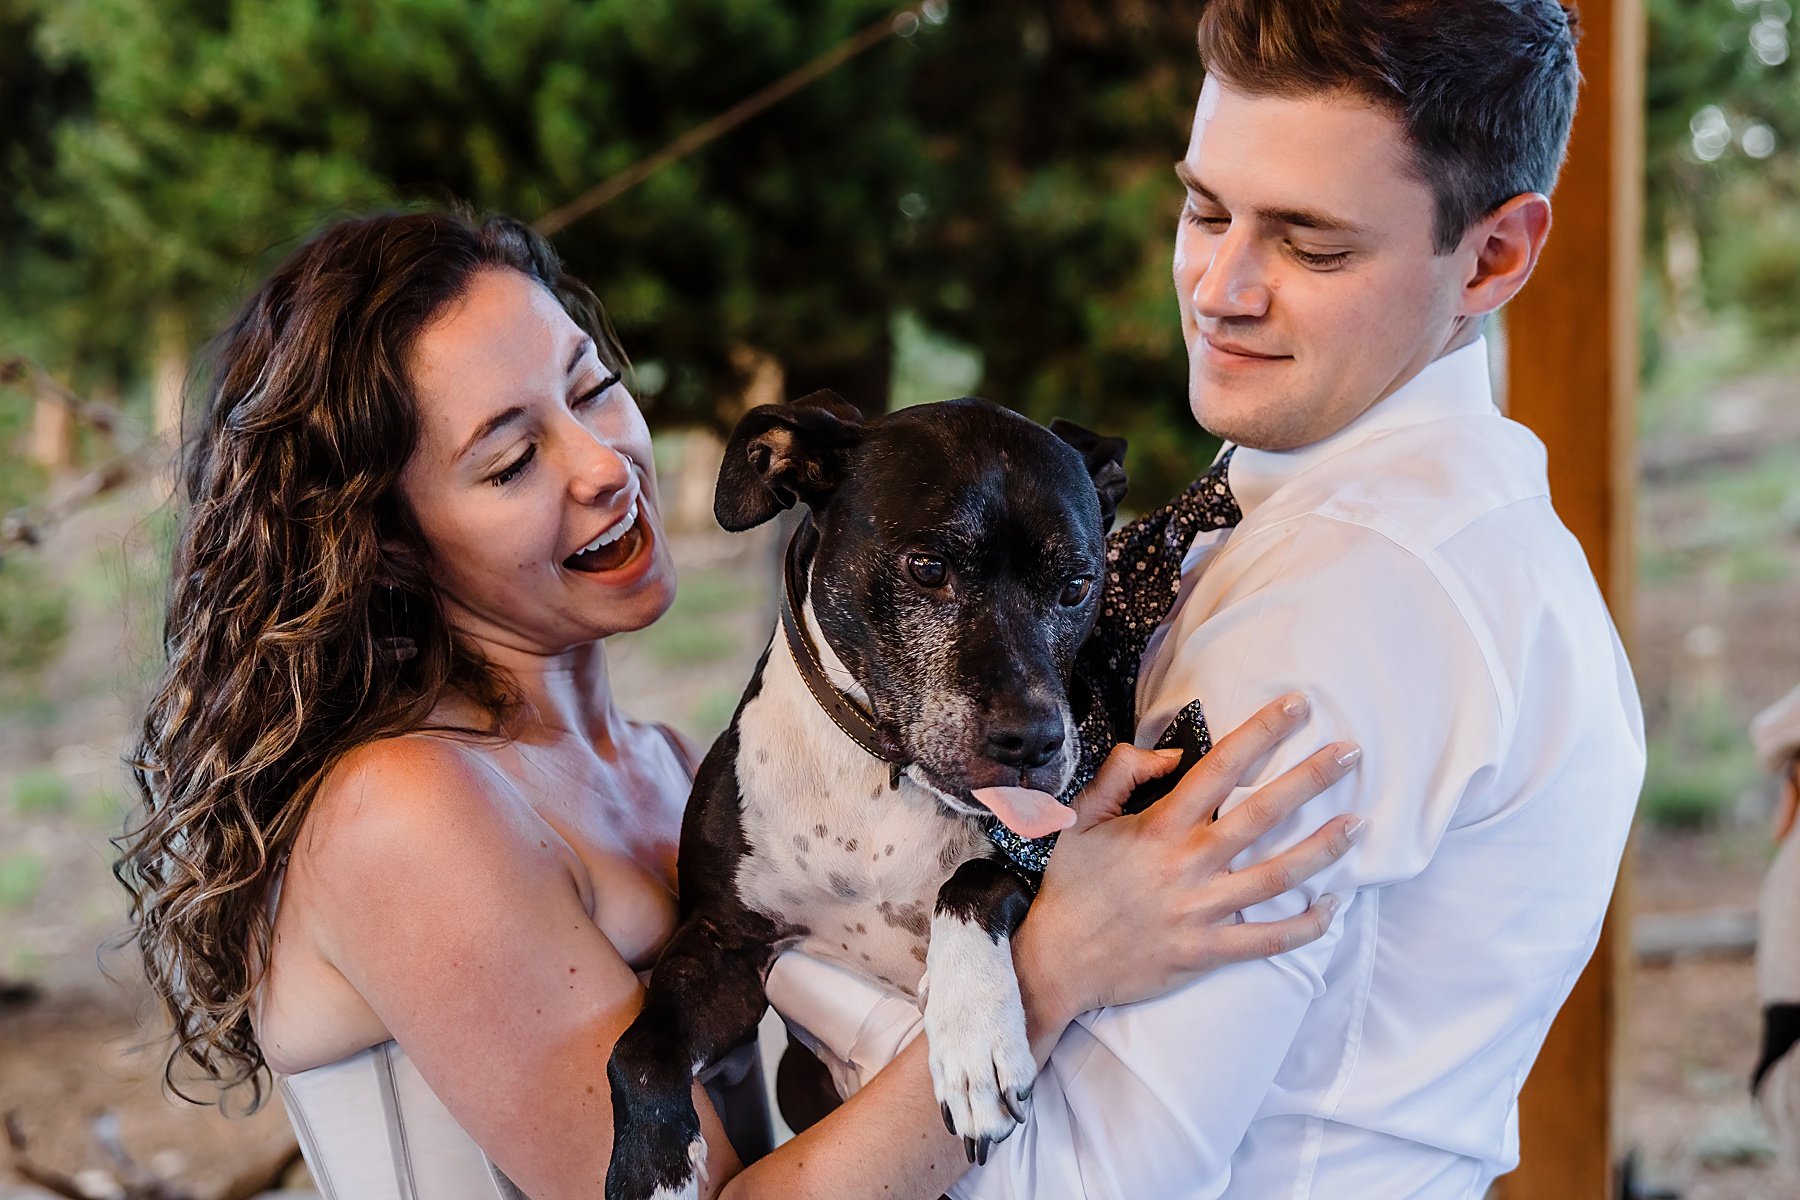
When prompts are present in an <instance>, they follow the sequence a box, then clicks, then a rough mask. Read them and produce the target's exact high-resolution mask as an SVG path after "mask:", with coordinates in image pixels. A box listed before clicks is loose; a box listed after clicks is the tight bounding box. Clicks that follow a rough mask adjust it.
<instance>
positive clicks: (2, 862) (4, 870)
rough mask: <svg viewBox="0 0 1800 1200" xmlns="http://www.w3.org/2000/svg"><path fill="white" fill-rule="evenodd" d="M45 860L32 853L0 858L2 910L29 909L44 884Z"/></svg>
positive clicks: (26, 852) (24, 852) (25, 852)
mask: <svg viewBox="0 0 1800 1200" xmlns="http://www.w3.org/2000/svg"><path fill="white" fill-rule="evenodd" d="M44 870H45V866H44V860H43V858H42V857H41V856H39V855H37V854H33V853H31V852H30V851H23V852H20V853H17V854H11V855H8V856H7V857H5V858H0V909H21V908H28V907H30V905H31V902H32V901H33V900H36V899H37V895H38V891H39V890H40V889H41V888H42V887H43V884H44Z"/></svg>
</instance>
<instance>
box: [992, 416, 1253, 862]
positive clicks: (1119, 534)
mask: <svg viewBox="0 0 1800 1200" xmlns="http://www.w3.org/2000/svg"><path fill="white" fill-rule="evenodd" d="M1236 451H1237V447H1235V446H1233V447H1232V448H1231V449H1229V450H1227V451H1226V452H1225V453H1224V454H1223V455H1221V456H1220V458H1219V461H1218V462H1216V463H1214V464H1213V465H1212V467H1211V468H1210V469H1209V470H1208V471H1207V472H1206V474H1204V475H1202V476H1200V478H1198V479H1196V480H1194V482H1193V483H1191V484H1189V485H1188V487H1187V490H1186V491H1184V492H1182V493H1181V495H1179V496H1177V497H1175V499H1173V500H1171V501H1169V503H1167V504H1165V505H1163V506H1162V507H1161V508H1158V509H1156V510H1154V511H1152V512H1148V513H1145V514H1144V515H1143V516H1141V517H1139V518H1138V519H1137V520H1135V521H1133V522H1131V523H1130V524H1129V525H1124V526H1121V527H1120V528H1118V529H1116V530H1114V531H1113V532H1112V533H1111V534H1110V535H1108V537H1107V539H1106V581H1105V584H1104V585H1103V588H1102V591H1101V596H1100V615H1099V617H1098V618H1097V619H1096V621H1095V622H1094V631H1093V633H1092V634H1090V635H1089V636H1088V640H1087V641H1086V642H1085V643H1084V644H1083V645H1082V647H1081V653H1080V654H1079V655H1078V656H1077V657H1076V659H1075V671H1074V674H1073V677H1072V678H1071V679H1070V682H1069V704H1070V707H1071V708H1072V709H1073V711H1074V714H1075V731H1076V743H1077V747H1078V749H1077V757H1076V762H1075V774H1074V775H1073V776H1072V777H1071V778H1070V780H1069V786H1068V787H1067V788H1066V789H1065V790H1064V791H1063V794H1062V795H1061V796H1060V797H1058V799H1060V800H1061V801H1062V802H1063V803H1064V804H1069V803H1072V802H1073V801H1074V799H1075V796H1076V794H1077V793H1079V792H1080V791H1081V789H1082V788H1084V787H1086V786H1087V785H1088V784H1089V783H1091V782H1093V778H1094V775H1095V773H1096V772H1098V771H1099V769H1100V764H1101V763H1102V762H1103V761H1104V760H1105V758H1106V756H1107V754H1108V752H1110V751H1111V750H1112V748H1113V747H1114V746H1116V745H1117V744H1118V743H1120V742H1123V741H1130V740H1131V739H1132V738H1133V736H1134V735H1135V734H1136V732H1137V682H1138V671H1139V669H1140V667H1141V665H1142V662H1143V657H1144V648H1145V647H1146V646H1148V645H1149V644H1150V635H1151V634H1153V633H1155V632H1156V629H1157V626H1159V625H1161V624H1162V623H1163V621H1164V620H1166V619H1167V618H1168V615H1169V610H1170V609H1172V608H1173V607H1175V598H1176V596H1178V595H1180V593H1181V560H1182V559H1183V558H1185V557H1186V556H1187V550H1188V547H1189V546H1190V545H1192V544H1193V541H1194V538H1195V536H1196V535H1197V534H1200V533H1204V532H1207V531H1209V530H1214V529H1228V528H1230V527H1231V526H1233V525H1236V524H1237V523H1238V522H1239V521H1241V520H1243V517H1244V514H1243V512H1242V511H1241V510H1240V509H1239V508H1238V504H1237V501H1236V500H1235V499H1233V498H1232V495H1231V486H1230V484H1229V483H1228V482H1227V479H1226V474H1227V471H1228V469H1229V467H1230V465H1231V456H1232V455H1233V454H1234V453H1236ZM1157 746H1158V747H1163V746H1180V747H1182V748H1183V749H1184V750H1185V751H1187V753H1185V754H1184V755H1183V756H1182V765H1181V769H1180V770H1176V771H1171V772H1169V774H1168V775H1167V776H1165V778H1166V779H1167V780H1168V781H1169V782H1170V783H1171V784H1172V783H1173V782H1174V781H1175V780H1176V779H1179V778H1180V776H1181V772H1182V771H1184V770H1185V769H1186V768H1187V767H1188V766H1190V765H1192V761H1193V760H1195V759H1198V758H1199V757H1200V755H1202V754H1205V753H1206V752H1207V751H1208V750H1210V749H1211V748H1212V739H1211V737H1210V736H1209V734H1208V732H1207V729H1206V722H1205V720H1204V719H1203V718H1202V716H1201V713H1200V703H1199V701H1195V702H1194V703H1192V704H1190V705H1188V706H1187V707H1186V708H1184V709H1182V710H1181V712H1180V713H1178V714H1177V715H1176V718H1175V720H1174V721H1173V722H1172V723H1171V724H1170V725H1169V728H1168V729H1167V730H1165V731H1164V732H1163V735H1162V737H1161V738H1159V739H1158V740H1157ZM988 836H990V837H991V838H993V840H994V843H995V845H997V846H999V847H1000V849H1001V850H1002V851H1004V852H1005V854H1006V856H1007V858H1009V859H1010V860H1011V861H1012V863H1013V865H1014V866H1016V867H1018V868H1019V869H1020V870H1022V871H1024V872H1027V873H1029V875H1031V876H1032V877H1036V876H1038V875H1041V874H1042V873H1043V870H1044V866H1045V865H1046V864H1047V863H1048V862H1049V861H1050V850H1051V847H1053V846H1054V845H1055V844H1056V837H1055V835H1054V834H1052V835H1051V836H1050V837H1044V838H1022V837H1020V836H1019V835H1018V834H1016V833H1014V832H1013V831H1012V830H1010V829H1008V828H1007V827H1006V826H1004V825H1001V824H1000V823H999V822H995V823H994V824H993V827H992V828H991V829H990V830H989V831H988Z"/></svg>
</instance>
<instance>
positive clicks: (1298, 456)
mask: <svg viewBox="0 0 1800 1200" xmlns="http://www.w3.org/2000/svg"><path fill="white" fill-rule="evenodd" d="M1497 411H1498V410H1497V409H1495V407H1494V394H1493V385H1492V383H1491V381H1490V380H1489V378H1488V357H1487V338H1485V337H1478V338H1476V339H1475V340H1474V341H1473V342H1470V343H1469V344H1468V345H1467V346H1463V347H1462V348H1460V349H1457V350H1452V351H1451V352H1450V353H1448V354H1445V355H1443V356H1442V357H1440V358H1436V359H1433V360H1432V361H1431V362H1429V363H1426V364H1425V367H1424V369H1423V370H1421V371H1420V372H1419V373H1418V374H1417V375H1414V376H1413V377H1412V378H1411V379H1409V380H1407V381H1406V382H1405V383H1403V384H1401V385H1400V386H1399V387H1398V388H1396V389H1394V391H1393V393H1392V394H1390V395H1388V396H1387V397H1385V398H1384V399H1381V400H1378V401H1376V402H1375V403H1374V404H1372V405H1370V407H1369V410H1368V411H1367V412H1365V413H1363V414H1362V415H1361V416H1359V417H1357V418H1356V419H1355V420H1354V421H1352V422H1350V423H1349V424H1348V425H1346V426H1344V427H1343V428H1342V429H1340V430H1338V431H1337V432H1336V433H1334V434H1332V435H1331V436H1329V437H1326V438H1321V439H1320V440H1319V441H1316V442H1313V443H1312V444H1311V445H1307V446H1301V447H1299V448H1298V449H1295V450H1253V449H1251V448H1250V447H1248V446H1239V447H1238V448H1237V452H1236V453H1235V454H1233V455H1232V456H1231V466H1230V467H1229V468H1228V472H1229V475H1228V482H1229V483H1230V486H1231V494H1232V497H1233V498H1234V499H1236V500H1237V502H1238V507H1239V508H1240V509H1241V510H1242V511H1243V513H1244V515H1245V516H1249V515H1250V513H1251V511H1252V510H1254V509H1255V508H1256V507H1257V506H1258V505H1259V504H1261V503H1262V502H1263V501H1265V500H1267V499H1268V498H1269V497H1270V496H1273V495H1274V494H1275V493H1276V491H1277V490H1279V489H1280V488H1281V486H1282V485H1283V484H1285V483H1287V482H1288V480H1290V479H1293V478H1295V477H1296V476H1298V475H1300V474H1301V473H1303V472H1305V471H1308V470H1311V469H1312V468H1313V467H1316V466H1318V465H1319V464H1320V463H1322V462H1324V461H1325V460H1326V459H1329V458H1334V457H1336V456H1337V455H1339V454H1342V453H1343V452H1344V451H1346V450H1348V449H1350V448H1352V447H1354V446H1359V445H1361V444H1362V443H1364V442H1367V441H1369V440H1370V439H1372V438H1375V437H1378V436H1380V435H1381V434H1383V433H1386V432H1388V431H1389V430H1393V429H1399V428H1402V427H1404V426H1407V425H1420V424H1423V423H1424V422H1426V421H1436V420H1440V419H1442V418H1444V417H1455V416H1479V415H1482V414H1486V413H1493V412H1497Z"/></svg>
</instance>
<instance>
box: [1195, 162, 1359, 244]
mask: <svg viewBox="0 0 1800 1200" xmlns="http://www.w3.org/2000/svg"><path fill="white" fill-rule="evenodd" d="M1175 177H1176V178H1177V179H1179V180H1181V186H1182V187H1185V188H1186V189H1187V190H1188V191H1190V192H1193V193H1194V194H1195V195H1196V196H1199V197H1200V198H1201V199H1203V200H1210V201H1211V202H1212V203H1214V204H1219V203H1220V201H1219V198H1218V197H1217V196H1215V195H1214V194H1213V193H1212V190H1211V189H1210V188H1208V187H1207V186H1206V185H1205V184H1203V183H1201V182H1200V177H1199V176H1198V175H1196V174H1194V169H1193V168H1192V167H1190V166H1188V165H1187V161H1186V160H1185V159H1184V160H1182V161H1181V162H1178V163H1176V164H1175ZM1220 207H1224V206H1223V205H1222V204H1221V205H1220ZM1252 211H1254V212H1255V214H1256V217H1257V219H1258V220H1261V221H1267V222H1269V223H1270V224H1273V225H1292V226H1295V227H1296V228H1299V229H1317V230H1319V231H1320V232H1321V233H1343V234H1349V235H1352V236H1355V235H1358V234H1364V233H1367V232H1368V230H1366V229H1364V228H1363V227H1362V226H1361V225H1358V224H1356V223H1355V222H1353V221H1346V220H1344V219H1343V218H1342V217H1333V216H1327V215H1326V214H1324V213H1318V212H1309V211H1307V210H1306V209H1300V208H1256V209H1254V210H1252Z"/></svg>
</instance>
